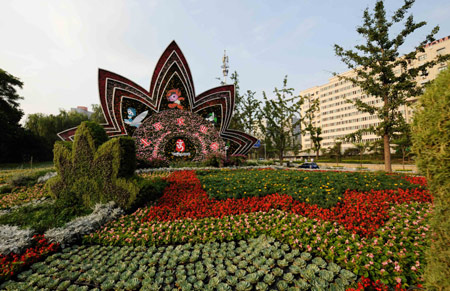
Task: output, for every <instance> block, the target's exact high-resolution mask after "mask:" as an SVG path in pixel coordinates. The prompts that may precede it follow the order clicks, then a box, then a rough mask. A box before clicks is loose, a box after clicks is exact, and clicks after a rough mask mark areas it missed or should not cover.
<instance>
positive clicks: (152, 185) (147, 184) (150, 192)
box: [131, 177, 168, 209]
mask: <svg viewBox="0 0 450 291" xmlns="http://www.w3.org/2000/svg"><path fill="white" fill-rule="evenodd" d="M137 182H138V185H139V188H140V189H139V193H138V195H137V197H136V200H135V201H134V203H133V205H132V207H131V208H132V209H135V208H137V207H139V206H141V205H145V204H146V203H148V202H151V201H155V200H156V199H158V198H159V197H161V196H162V194H163V192H164V189H165V188H166V186H167V185H168V182H167V181H166V180H164V179H162V178H160V177H155V178H152V179H143V178H140V177H139V178H138V179H137Z"/></svg>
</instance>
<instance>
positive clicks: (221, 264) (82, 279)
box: [1, 236, 357, 290]
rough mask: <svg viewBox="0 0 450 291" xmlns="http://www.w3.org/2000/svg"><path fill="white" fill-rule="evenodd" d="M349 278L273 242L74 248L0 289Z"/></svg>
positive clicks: (303, 284)
mask: <svg viewBox="0 0 450 291" xmlns="http://www.w3.org/2000/svg"><path fill="white" fill-rule="evenodd" d="M356 279H357V277H356V275H355V274H354V273H352V272H350V271H348V270H345V269H342V268H341V267H340V266H338V265H337V264H335V263H329V264H328V263H326V262H325V260H323V259H322V258H320V257H314V256H313V255H311V254H310V253H308V252H301V251H300V250H299V249H296V248H291V247H290V246H289V245H287V244H283V243H281V242H279V241H277V240H275V239H274V238H271V237H266V236H260V237H258V238H254V239H248V240H239V241H230V242H222V243H219V242H209V243H201V244H191V243H187V244H183V245H178V246H162V247H149V248H146V247H134V246H124V247H118V246H98V245H97V246H81V247H78V246H74V247H71V248H67V249H65V250H64V251H63V252H62V253H57V254H54V255H52V256H50V257H48V258H47V259H46V260H45V261H44V262H40V263H36V264H34V265H32V266H31V270H28V271H25V272H22V273H21V274H19V275H18V276H17V278H16V280H15V281H8V282H6V283H5V284H3V285H2V286H1V287H2V288H5V289H10V290H27V289H29V288H44V289H47V288H48V289H56V290H82V289H80V288H83V289H93V288H98V289H102V290H113V289H114V290H139V289H141V288H142V289H144V290H174V289H179V288H181V289H182V290H271V289H277V290H310V289H311V288H315V289H316V290H345V288H346V287H347V286H349V285H351V284H353V283H354V282H355V281H356Z"/></svg>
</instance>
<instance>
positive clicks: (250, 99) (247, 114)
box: [241, 90, 261, 134]
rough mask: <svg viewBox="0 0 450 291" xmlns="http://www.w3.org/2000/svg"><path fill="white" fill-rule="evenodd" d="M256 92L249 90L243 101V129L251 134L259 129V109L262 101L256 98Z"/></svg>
mask: <svg viewBox="0 0 450 291" xmlns="http://www.w3.org/2000/svg"><path fill="white" fill-rule="evenodd" d="M255 94H256V92H254V91H251V90H247V92H246V93H245V94H244V97H243V98H242V101H241V104H242V106H241V108H242V112H241V119H242V127H243V130H244V131H245V132H247V133H249V134H255V132H256V131H257V128H256V127H257V120H258V111H259V107H260V105H261V101H259V100H257V99H256V98H255Z"/></svg>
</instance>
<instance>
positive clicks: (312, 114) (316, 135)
mask: <svg viewBox="0 0 450 291" xmlns="http://www.w3.org/2000/svg"><path fill="white" fill-rule="evenodd" d="M300 99H301V104H305V105H307V106H308V108H307V109H306V110H305V111H304V113H303V116H302V118H301V124H302V125H303V126H304V129H303V135H306V134H307V133H309V138H310V139H311V143H312V149H313V150H314V151H315V152H316V160H317V159H319V151H320V148H321V141H322V140H323V137H321V136H320V135H321V134H322V128H321V127H320V126H317V125H316V123H315V122H316V121H315V119H316V113H318V112H319V110H320V103H319V99H318V98H315V99H312V98H311V96H307V97H305V96H301V97H300Z"/></svg>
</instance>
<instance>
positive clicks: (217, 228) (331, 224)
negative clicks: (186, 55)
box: [85, 171, 432, 286]
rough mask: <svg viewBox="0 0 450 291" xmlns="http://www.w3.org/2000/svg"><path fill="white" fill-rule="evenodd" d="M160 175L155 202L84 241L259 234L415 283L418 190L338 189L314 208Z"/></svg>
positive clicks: (421, 212) (422, 226)
mask: <svg viewBox="0 0 450 291" xmlns="http://www.w3.org/2000/svg"><path fill="white" fill-rule="evenodd" d="M168 180H170V181H171V182H172V183H171V185H170V186H169V187H167V188H166V191H165V193H164V195H163V197H162V198H161V199H160V200H159V202H158V203H157V204H156V205H155V206H152V207H148V208H142V209H139V210H138V211H136V212H135V213H133V214H132V215H128V216H124V217H121V218H120V219H119V220H117V221H115V222H112V223H109V224H107V225H106V226H105V227H104V228H103V229H101V230H100V231H98V232H96V233H94V234H91V235H90V236H88V237H85V241H87V242H94V243H101V244H107V245H108V244H111V245H148V246H151V245H166V244H174V243H175V244H179V243H185V242H193V243H200V242H207V241H211V240H217V241H230V240H239V239H246V238H249V237H256V236H259V235H262V234H266V235H270V236H272V237H274V238H276V239H278V240H281V241H283V242H286V243H289V244H290V245H292V246H296V247H299V248H301V249H304V250H307V251H311V252H313V253H314V254H315V255H318V256H322V257H324V258H325V259H326V260H327V261H329V262H336V263H338V264H339V265H340V266H342V267H345V268H347V269H349V270H352V271H354V272H355V273H356V274H358V275H359V276H365V277H368V278H370V279H372V280H374V281H376V280H380V282H382V283H384V284H389V285H390V286H395V285H396V284H398V282H400V283H401V285H402V286H406V284H418V283H420V280H419V277H420V274H421V265H422V264H423V262H424V257H423V250H424V248H425V246H426V243H427V240H426V238H427V231H428V227H427V225H426V220H425V218H426V217H427V216H428V214H429V212H430V204H429V203H424V202H430V201H431V200H432V197H431V195H430V194H429V192H428V191H427V190H426V189H422V188H415V189H406V190H402V189H397V190H380V191H374V190H372V191H368V192H358V191H346V192H345V193H344V195H343V197H342V200H341V202H339V203H338V204H337V205H336V206H335V207H332V208H330V209H322V208H320V207H318V206H317V205H311V204H308V203H303V202H299V201H297V200H294V199H293V198H292V197H291V196H288V195H280V194H272V195H267V196H265V197H249V198H243V199H226V200H215V199H210V198H209V197H208V195H207V194H206V192H205V191H204V190H203V187H202V186H201V184H200V182H199V180H198V179H197V178H196V176H195V173H194V172H188V171H185V172H183V171H180V172H175V173H173V174H172V175H171V176H170V177H169V178H168ZM415 182H419V183H421V184H423V182H424V180H423V179H422V180H420V181H415ZM300 215H301V216H300ZM406 254H408V255H406Z"/></svg>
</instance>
